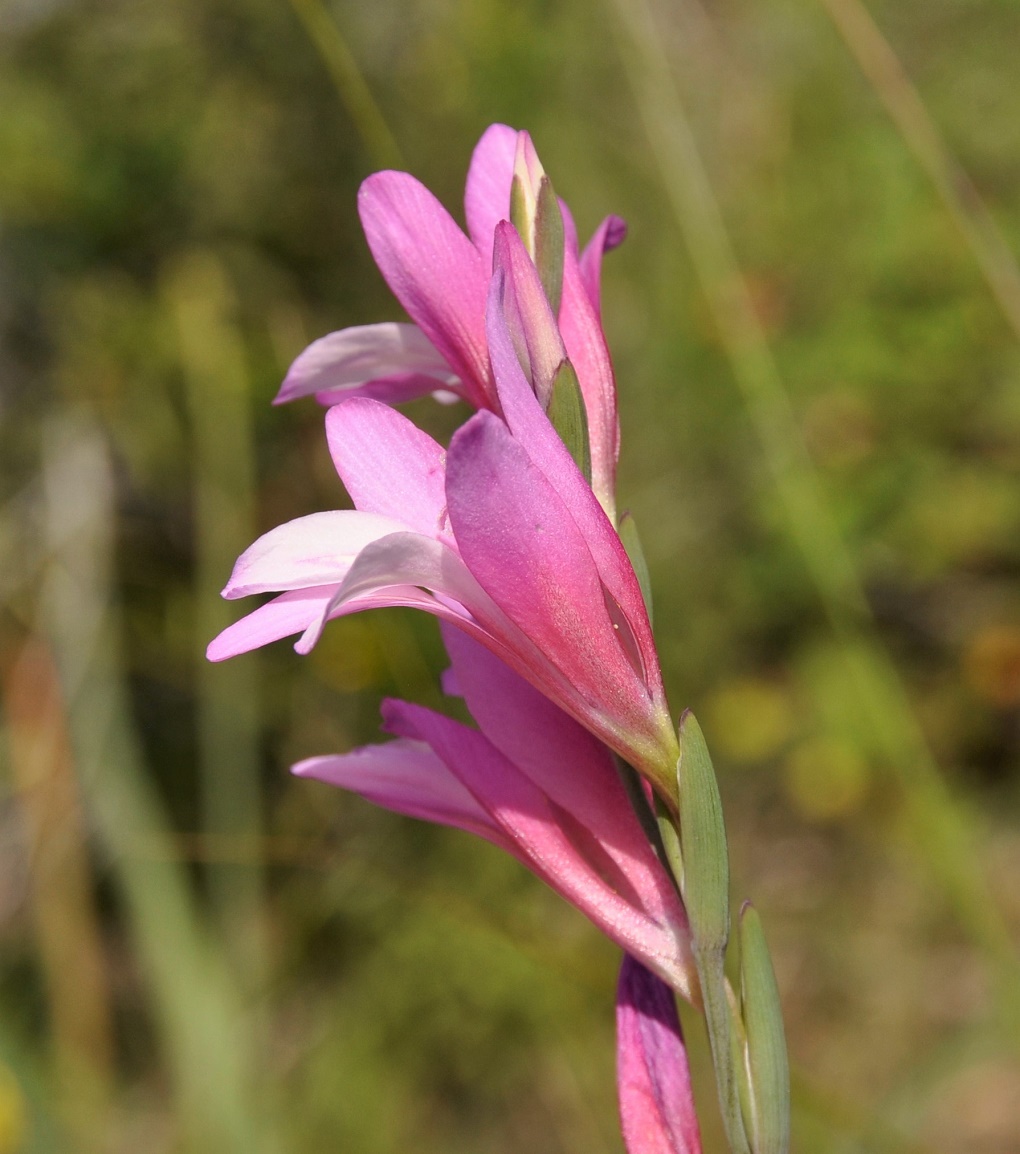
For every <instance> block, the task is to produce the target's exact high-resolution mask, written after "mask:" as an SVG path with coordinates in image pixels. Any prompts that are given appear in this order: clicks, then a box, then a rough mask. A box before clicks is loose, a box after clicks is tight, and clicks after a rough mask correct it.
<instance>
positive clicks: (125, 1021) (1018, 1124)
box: [0, 0, 1020, 1154]
mask: <svg viewBox="0 0 1020 1154" xmlns="http://www.w3.org/2000/svg"><path fill="white" fill-rule="evenodd" d="M643 2H644V0H607V2H606V3H605V4H600V3H590V2H583V0H520V2H518V3H514V4H509V3H505V2H504V3H498V2H496V0H405V2H403V3H401V2H396V0H374V2H373V3H371V4H367V3H357V2H356V0H341V2H336V3H333V4H331V5H329V6H328V7H322V6H320V4H319V3H318V0H160V2H158V3H156V2H154V0H3V2H2V3H0V453H2V457H0V462H2V464H0V478H2V490H0V598H2V609H0V674H2V691H3V700H2V709H0V717H2V726H3V730H2V734H0V1154H14V1152H15V1151H25V1152H35V1151H40V1152H41V1151H86V1152H90V1151H97V1152H98V1151H102V1152H111V1154H113V1152H125V1154H127V1152H132V1154H134V1152H137V1151H145V1152H147V1154H148V1152H153V1154H162V1152H168V1154H169V1152H178V1151H181V1152H184V1151H187V1152H196V1154H197V1152H204V1151H216V1152H217V1154H225V1152H237V1154H241V1152H244V1154H248V1152H262V1151H264V1152H266V1154H276V1152H279V1154H284V1152H288V1154H289V1152H293V1154H302V1152H304V1151H313V1150H316V1151H319V1150H337V1151H350V1152H352V1154H390V1152H395V1151H414V1152H415V1154H440V1152H442V1154H447V1152H454V1151H457V1152H459V1151H463V1152H465V1154H467V1152H470V1154H478V1152H493V1154H496V1152H502V1151H511V1150H520V1149H522V1148H526V1149H527V1150H528V1151H529V1152H530V1154H571V1152H580V1151H584V1152H585V1154H600V1152H606V1154H618V1152H619V1151H620V1150H621V1143H620V1140H619V1138H618V1136H617V1120H616V1112H615V1087H614V1082H613V1052H612V1047H613V1037H612V1001H613V989H614V982H615V974H616V967H617V964H618V957H617V953H616V950H615V949H614V948H613V947H612V946H610V945H609V944H608V943H607V942H605V941H603V940H601V939H600V938H599V936H598V935H597V934H596V933H595V931H594V930H593V929H591V928H590V927H589V926H588V925H587V923H585V922H584V921H583V920H582V918H581V917H580V915H578V914H576V913H575V912H573V911H572V910H570V909H568V908H566V907H565V906H564V905H563V903H561V902H560V901H559V900H558V899H557V898H556V897H554V896H553V895H552V894H551V893H550V892H548V891H546V890H544V889H543V888H542V886H541V885H540V884H539V883H537V882H536V881H535V880H534V879H532V878H531V877H530V876H525V874H524V873H523V871H522V869H521V868H520V867H519V866H518V865H516V864H515V863H514V862H512V861H510V860H509V859H507V858H505V857H503V856H501V855H500V854H499V853H498V852H497V851H496V850H494V849H492V848H490V847H488V846H485V845H481V844H477V843H475V842H473V841H472V840H471V839H469V838H468V837H467V835H462V834H458V833H454V832H450V831H445V830H438V829H434V828H429V827H425V826H423V825H420V824H416V823H413V822H410V821H407V820H404V819H401V818H397V817H395V816H392V815H389V814H386V813H383V812H381V811H378V810H375V809H372V808H371V807H370V806H368V805H367V804H365V803H363V802H361V801H360V800H358V799H356V798H352V797H349V796H346V795H342V794H340V793H337V792H334V791H330V790H329V789H328V788H327V787H325V786H321V785H319V784H318V783H314V782H308V781H293V780H291V779H290V777H289V775H288V773H287V767H288V765H289V764H290V763H291V762H292V761H293V760H296V759H297V758H299V757H304V756H309V755H312V754H317V753H326V752H332V751H339V750H344V749H348V748H350V747H352V746H354V745H355V744H358V743H361V742H365V741H372V740H376V739H377V737H378V728H377V726H378V722H377V717H378V702H379V699H380V698H381V697H382V696H384V695H386V694H399V695H401V696H406V697H409V698H412V699H414V700H418V701H423V702H426V703H429V704H433V705H435V704H437V703H438V702H439V701H440V695H439V689H438V681H437V679H438V675H439V673H440V672H441V669H442V667H443V654H442V651H441V648H440V645H439V642H438V636H437V632H436V629H435V627H434V623H433V622H431V621H429V620H425V619H423V618H421V617H416V616H414V615H410V614H403V613H400V612H396V611H393V612H377V613H375V614H371V615H365V616H363V617H357V618H353V619H348V620H345V621H342V622H336V623H334V624H332V625H331V626H330V628H329V630H328V631H327V633H326V636H325V638H324V640H323V642H322V643H321V644H320V646H319V647H318V648H317V649H316V650H315V652H314V653H313V655H312V656H310V657H308V658H298V657H297V656H296V655H295V654H294V653H293V651H292V649H291V648H290V646H289V645H288V644H286V643H280V644H278V645H275V646H273V647H271V648H269V649H267V650H265V651H263V652H260V653H258V654H254V655H250V656H247V657H244V658H241V659H238V660H235V661H233V662H230V663H227V664H226V665H224V666H218V667H209V666H207V665H206V664H205V663H204V661H203V650H204V646H205V643H206V641H207V640H208V638H209V637H211V636H212V635H213V634H214V633H215V632H216V631H217V630H218V629H219V628H221V627H222V626H223V625H224V624H226V623H228V622H229V621H230V620H232V619H234V618H235V617H236V616H237V615H238V613H239V611H240V610H239V607H238V606H236V605H234V606H227V605H226V604H224V603H222V602H220V600H219V598H218V596H217V591H218V589H219V588H220V587H221V586H222V584H223V582H224V581H225V579H226V577H227V574H228V572H229V569H230V566H231V563H232V561H233V559H234V557H235V555H236V554H237V553H238V552H239V551H240V550H241V549H242V548H243V547H244V546H245V545H247V544H248V542H249V541H250V540H251V539H252V538H253V537H254V536H255V535H256V534H257V533H258V532H261V531H264V530H265V529H268V528H270V527H271V526H273V525H276V524H278V523H280V522H281V521H284V520H287V519H289V518H292V517H295V516H299V515H301V514H304V513H308V512H312V511H315V510H318V509H327V508H333V507H336V506H338V505H340V504H343V503H345V502H346V498H345V496H344V494H343V493H342V490H341V487H340V485H339V482H338V481H337V479H336V477H335V475H334V474H333V472H332V468H331V465H330V462H329V458H328V455H327V453H326V449H325V443H324V438H323V433H322V412H321V410H320V409H318V408H317V407H316V406H315V405H314V403H313V402H311V401H309V402H307V403H300V404H295V405H292V406H288V407H286V408H283V409H273V408H271V407H270V401H271V400H272V397H273V395H274V393H275V391H276V389H277V387H278V385H279V382H280V380H281V379H282V377H283V374H284V372H285V371H286V368H287V365H288V364H289V362H290V359H291V358H292V357H293V356H294V355H295V354H296V353H297V352H298V351H300V349H301V348H302V347H303V346H304V345H305V344H306V343H307V342H308V341H310V340H311V339H313V338H315V337H317V336H320V335H322V334H324V333H326V332H328V331H331V330H333V329H337V328H341V327H343V326H345V325H351V324H359V323H365V322H369V321H375V320H384V319H391V318H396V317H398V316H399V315H400V314H399V309H398V306H397V305H396V304H395V302H394V301H393V300H392V298H391V297H390V296H389V294H388V292H387V290H386V287H385V285H384V284H383V282H382V280H381V278H380V276H379V275H378V273H377V272H376V271H375V269H374V266H373V265H372V262H371V260H370V258H369V255H368V252H367V248H366V246H365V244H364V241H363V238H362V236H361V233H360V228H359V224H358V219H357V214H356V209H355V196H356V192H357V188H358V184H359V182H360V181H361V180H362V179H363V178H364V177H365V176H366V175H367V174H368V173H369V172H371V171H372V170H373V169H375V168H378V167H381V166H387V165H398V166H401V167H406V168H408V169H409V170H410V171H412V172H414V173H415V174H416V175H417V176H418V177H420V178H421V179H422V180H424V181H425V182H426V183H427V184H428V185H429V186H430V187H431V188H432V189H433V190H434V191H435V192H436V193H437V194H438V195H439V196H440V197H441V199H443V201H444V202H445V203H446V204H447V205H448V206H449V207H450V208H451V209H452V210H454V211H455V212H456V213H457V214H458V215H459V213H460V208H459V204H460V198H461V195H462V190H463V178H464V173H465V170H466V166H467V162H468V159H469V157H470V152H471V148H472V147H473V145H474V143H475V141H476V139H477V137H478V136H479V135H480V133H481V131H482V130H483V129H484V128H485V126H486V125H487V124H488V123H490V122H492V121H495V120H502V121H505V122H508V123H511V124H514V125H515V126H517V127H527V128H528V129H530V131H531V132H532V134H533V136H534V138H535V141H536V143H537V146H538V149H539V152H540V154H541V156H542V158H543V160H544V163H545V166H546V168H547V170H548V171H549V172H550V174H551V176H552V178H553V180H554V182H555V184H556V187H557V190H558V191H559V192H560V194H561V195H563V196H564V197H566V199H567V200H568V201H569V202H570V204H571V205H572V207H573V209H574V213H575V216H576V218H577V219H578V222H579V225H580V228H581V231H582V233H583V234H585V235H587V233H589V232H590V231H591V230H592V229H593V228H594V226H595V225H596V223H597V222H598V220H599V219H600V218H601V216H602V215H603V214H604V213H606V212H609V211H615V212H619V213H620V214H622V215H623V216H625V217H626V218H627V220H628V221H629V223H630V227H631V232H630V236H629V239H628V241H627V243H626V245H625V246H624V247H623V248H622V249H621V250H620V251H619V252H618V253H614V254H612V256H611V257H609V258H608V259H607V262H606V265H605V269H604V284H605V289H604V318H605V324H606V328H607V331H608V334H609V338H610V343H611V347H612V349H613V352H614V356H615V360H616V367H617V374H618V380H619V386H620V407H621V412H622V421H623V456H622V461H621V474H620V498H621V504H622V505H623V506H624V507H630V508H631V509H632V510H633V511H634V513H635V515H636V517H637V519H638V523H639V524H640V526H641V530H642V535H643V539H644V544H645V549H646V552H647V554H648V558H649V562H650V566H651V572H652V580H653V586H654V593H655V598H656V632H657V635H658V638H659V645H660V652H661V654H662V659H663V664H664V669H665V674H666V679H667V685H668V687H669V691H670V696H671V701H672V703H673V705H674V707H675V709H676V710H677V711H679V710H680V708H682V707H683V706H687V705H690V706H692V707H693V708H694V709H695V711H696V712H697V713H698V715H699V717H700V719H701V721H702V724H703V726H704V728H705V730H706V733H707V736H708V738H709V743H710V745H711V747H712V749H713V751H714V754H715V758H716V764H717V768H718V769H719V772H720V776H721V779H722V787H723V793H724V798H725V802H726V806H727V815H728V822H729V828H730V835H731V847H732V856H733V861H734V873H735V887H734V888H735V896H736V897H738V898H739V897H743V896H745V895H746V896H748V897H752V898H753V899H754V900H755V902H756V904H757V905H758V906H759V908H760V910H761V911H762V914H763V917H764V920H765V926H766V930H767V932H768V934H769V937H770V942H771V945H772V949H773V953H774V956H775V960H776V966H777V970H778V976H779V982H780V987H781V990H782V993H783V998H784V1003H785V1008H786V1015H787V1023H788V1035H789V1044H790V1050H791V1056H792V1060H793V1063H794V1138H795V1147H796V1149H797V1150H798V1151H800V1152H802V1154H810V1152H813V1151H833V1152H837V1151H838V1152H844V1151H846V1152H850V1151H885V1150H888V1151H945V1152H965V1154H970V1152H973V1154H1000V1152H1001V1154H1010V1152H1015V1151H1016V1150H1018V1149H1020V978H1018V974H1020V965H1018V961H1017V929H1018V925H1020V884H1018V879H1020V822H1018V813H1020V794H1018V784H1020V774H1018V768H1020V767H1018V753H1017V750H1018V733H1020V587H1018V582H1017V577H1018V574H1020V534H1018V529H1020V486H1018V484H1017V467H1018V464H1020V343H1018V342H1020V276H1018V275H1017V272H1016V264H1015V260H1014V258H1013V257H1012V256H1011V255H1010V252H1011V251H1012V252H1013V253H1018V252H1020V84H1018V83H1017V64H1016V61H1017V45H1018V44H1020V7H1018V6H1017V5H1016V4H1015V3H1010V2H1006V0H998V2H995V0H899V2H898V3H895V4H893V3H889V2H883V3H881V4H878V3H875V4H873V5H872V8H871V11H872V15H873V16H874V18H875V20H876V21H877V26H878V27H880V28H881V30H882V31H881V33H879V32H878V31H877V28H876V27H875V26H872V25H870V24H869V23H868V21H867V17H866V15H865V14H864V10H863V9H862V8H861V7H860V5H859V3H858V0H825V2H822V0H818V2H810V0H800V2H792V0H757V2H751V0H724V2H710V0H674V2H673V3H670V4H662V5H661V6H660V7H658V8H655V9H654V10H652V11H648V10H646V9H645V8H644V7H643ZM883 37H884V38H883ZM900 66H902V68H903V70H904V71H902V72H901V71H899V68H900ZM908 76H909V78H910V81H912V82H913V83H914V84H916V86H917V87H916V91H915V90H914V89H913V88H912V87H910V81H907V79H906V78H907V77H908ZM890 113H892V115H890ZM965 174H966V175H965ZM986 208H987V212H986ZM721 222H725V223H724V224H722V223H721ZM734 262H735V263H734ZM735 265H739V267H740V269H741V270H742V274H743V275H742V277H737V276H735ZM770 350H771V352H770ZM410 411H411V413H412V415H413V416H414V417H415V419H417V420H420V421H421V422H422V423H423V424H424V425H425V426H426V427H427V428H429V429H430V431H432V432H433V433H434V434H435V435H437V436H440V437H445V436H448V435H449V432H450V431H451V429H452V428H453V427H455V425H456V423H457V422H458V421H459V420H461V419H463V415H464V414H463V412H462V411H458V410H443V409H440V408H438V407H436V406H434V405H433V404H431V402H421V403H419V404H416V405H414V406H410ZM685 1022H686V1024H687V1026H688V1033H689V1043H690V1047H691V1051H692V1058H693V1061H694V1065H695V1078H696V1083H697V1085H696V1090H697V1093H698V1096H699V1100H700V1101H701V1103H702V1106H703V1110H702V1113H703V1126H704V1130H705V1136H706V1149H707V1150H718V1149H721V1145H720V1143H721V1139H720V1136H719V1125H718V1121H717V1119H716V1116H715V1107H714V1104H713V1095H714V1091H713V1087H712V1082H711V1075H710V1070H709V1066H708V1064H707V1059H706V1046H705V1043H704V1040H703V1037H702V1032H701V1028H700V1023H699V1022H698V1021H697V1019H696V1018H694V1017H691V1016H689V1015H688V1016H686V1017H685Z"/></svg>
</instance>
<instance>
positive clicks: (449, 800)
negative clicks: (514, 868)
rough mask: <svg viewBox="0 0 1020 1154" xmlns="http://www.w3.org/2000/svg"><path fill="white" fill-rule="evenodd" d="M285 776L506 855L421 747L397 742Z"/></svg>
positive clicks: (473, 805) (465, 796) (481, 816)
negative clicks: (459, 833) (453, 831)
mask: <svg viewBox="0 0 1020 1154" xmlns="http://www.w3.org/2000/svg"><path fill="white" fill-rule="evenodd" d="M291 772H293V773H295V774H297V776H298V777H314V778H317V779H318V780H319V781H324V782H326V783H327V784H328V785H335V786H338V787H339V788H340V789H349V790H351V791H352V792H354V793H357V794H360V795H361V796H362V797H363V798H366V799H367V800H368V801H371V802H374V803H375V804H376V805H381V806H383V807H384V808H385V809H390V810H393V811H394V812H395V813H402V814H406V815H407V816H408V817H416V818H420V819H421V820H423V821H433V822H437V823H438V824H440V825H450V826H455V827H456V828H457V829H463V830H467V831H468V833H474V834H478V835H479V836H480V837H484V838H486V839H487V840H488V841H491V842H495V843H496V844H497V845H499V846H501V847H502V848H503V849H509V848H510V846H509V844H508V842H507V839H506V836H505V835H504V833H503V831H502V829H501V828H500V827H499V826H498V825H497V824H496V823H495V822H494V821H493V820H492V818H491V817H490V816H489V815H488V814H487V813H486V812H485V810H484V809H482V807H481V806H480V805H479V804H478V802H477V801H475V799H474V797H473V796H472V795H471V794H470V793H469V792H468V790H466V789H465V788H464V786H463V785H461V783H460V781H459V780H458V779H457V778H456V777H455V776H454V775H453V774H452V773H451V772H450V771H449V769H447V767H446V765H445V764H444V763H443V762H442V761H441V760H440V759H439V758H438V757H437V756H436V755H435V754H434V753H433V752H432V750H431V749H430V748H429V747H428V746H427V745H425V744H423V743H421V742H417V741H405V740H402V739H401V740H397V741H391V742H388V743H387V744H386V745H366V746H364V747H363V748H361V749H355V750H353V751H352V752H351V753H346V754H341V755H339V756H335V757H311V758H308V759H307V760H306V761H299V762H298V763H297V765H295V766H293V767H292V770H291Z"/></svg>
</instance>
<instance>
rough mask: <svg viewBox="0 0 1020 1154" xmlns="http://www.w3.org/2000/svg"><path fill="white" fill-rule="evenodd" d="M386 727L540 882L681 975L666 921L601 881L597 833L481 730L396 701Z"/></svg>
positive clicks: (604, 865) (607, 869) (606, 866)
mask: <svg viewBox="0 0 1020 1154" xmlns="http://www.w3.org/2000/svg"><path fill="white" fill-rule="evenodd" d="M383 717H384V719H385V724H386V728H387V729H388V730H389V731H390V732H391V733H396V734H399V735H400V736H401V737H407V738H411V739H414V740H418V741H425V742H427V743H428V744H429V745H430V746H431V747H432V749H433V750H434V751H435V752H436V753H437V754H438V756H439V757H440V759H441V760H442V761H444V762H445V763H446V765H447V766H448V767H449V769H450V770H451V772H452V773H453V774H455V775H456V776H457V777H458V778H459V779H460V781H461V782H462V783H463V785H464V786H465V787H466V788H467V789H468V790H470V792H471V793H472V794H473V795H474V797H475V798H476V799H477V801H478V803H479V804H480V805H481V806H482V808H483V809H484V810H486V811H487V812H488V813H489V814H490V815H491V816H492V818H493V820H494V821H495V822H497V823H498V825H499V826H500V827H501V828H502V829H503V830H504V832H505V834H506V836H507V837H508V838H509V839H510V840H511V841H512V842H513V844H514V845H515V846H516V850H517V853H518V855H519V856H520V857H521V858H522V860H524V861H525V862H526V863H527V864H528V866H529V867H530V868H531V869H532V870H533V871H534V872H535V873H536V874H538V876H539V877H540V878H542V879H543V881H545V882H547V883H548V884H549V885H550V886H552V888H553V889H555V890H556V891H557V893H559V894H561V895H562V896H563V897H565V898H566V899H567V900H568V901H570V902H572V903H573V904H574V905H575V906H577V908H578V909H579V910H581V912H582V913H584V914H586V915H587V916H588V917H589V918H590V919H591V920H592V921H593V922H594V923H595V924H596V925H597V926H598V927H599V928H600V929H601V930H603V932H605V933H606V934H607V935H608V936H609V937H611V938H612V939H613V940H614V941H615V942H617V943H618V944H619V945H621V946H622V947H623V948H624V949H626V950H628V951H630V952H631V953H634V954H636V955H637V956H639V957H641V958H644V959H645V960H646V961H647V962H648V964H649V965H651V966H653V967H655V969H656V970H658V971H660V972H662V973H664V974H665V975H667V976H669V977H670V979H671V980H684V979H685V975H682V974H680V972H679V969H678V965H677V960H676V944H675V940H674V938H673V935H672V934H671V933H670V931H669V930H668V928H666V927H664V926H662V925H660V924H658V923H657V922H656V921H655V920H654V919H652V918H651V917H649V916H648V914H647V913H646V912H645V911H644V910H642V909H640V908H639V907H638V906H637V905H636V904H635V901H634V896H633V895H631V894H627V895H626V896H623V895H622V894H621V892H620V890H621V889H622V890H623V891H624V892H626V890H627V889H628V888H629V887H628V886H627V884H626V880H625V879H623V878H620V879H618V880H619V881H620V882H622V883H623V884H622V886H619V885H618V886H617V887H614V885H612V884H610V880H607V878H606V876H605V875H607V874H611V873H612V863H611V862H609V861H608V860H607V859H605V856H604V855H603V854H602V853H601V852H600V847H599V844H598V841H597V837H596V836H595V835H594V834H593V832H592V831H588V830H586V829H584V828H583V827H582V826H580V825H579V824H578V823H577V822H576V821H574V820H573V819H572V818H570V816H569V815H568V814H566V813H565V812H564V811H563V810H561V809H560V808H559V807H558V806H556V805H555V804H554V803H552V802H551V801H550V800H549V799H548V798H547V797H546V796H545V794H543V793H542V791H541V790H540V789H538V787H537V786H536V785H534V783H533V782H532V781H531V780H530V779H529V778H528V777H527V776H525V775H524V774H523V773H521V771H520V770H519V769H518V768H517V767H516V766H514V765H513V763H512V762H510V761H509V760H508V759H507V758H505V757H504V756H503V755H502V754H501V753H500V752H499V750H497V749H496V747H495V746H494V745H492V743H491V742H489V741H488V740H487V739H486V738H485V736H484V735H483V734H481V733H479V732H478V731H477V730H474V729H468V728H467V727H466V726H463V725H461V724H460V723H458V722H456V721H452V720H450V719H449V718H447V717H442V716H440V715H439V714H437V713H432V712H431V711H430V710H428V709H423V708H422V707H421V706H417V705H410V704H408V703H407V702H403V701H387V702H385V703H384V706H383Z"/></svg>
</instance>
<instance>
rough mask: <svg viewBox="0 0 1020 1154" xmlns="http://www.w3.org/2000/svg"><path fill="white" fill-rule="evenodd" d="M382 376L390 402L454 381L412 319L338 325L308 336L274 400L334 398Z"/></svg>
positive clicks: (378, 382) (447, 386) (455, 383)
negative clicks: (408, 321)
mask: <svg viewBox="0 0 1020 1154" xmlns="http://www.w3.org/2000/svg"><path fill="white" fill-rule="evenodd" d="M384 381H389V382H391V383H390V384H389V386H388V388H389V394H390V396H391V397H392V400H393V401H394V402H396V401H405V400H410V399H411V398H412V397H416V396H421V395H422V394H423V393H429V392H432V391H433V390H435V389H445V390H451V389H454V390H455V389H457V388H458V386H459V381H458V379H457V377H456V375H455V374H454V373H452V372H451V371H450V366H449V365H448V364H447V363H446V361H445V360H444V359H443V357H442V356H441V354H440V353H439V352H438V351H437V349H436V347H435V345H433V344H432V342H431V341H430V340H429V339H428V337H426V336H425V334H424V333H423V332H422V331H421V329H419V328H418V326H417V325H407V324H397V323H396V322H393V321H389V322H386V323H384V324H378V325H357V326H355V327H354V328H349V329H341V330H340V332H336V333H330V334H329V335H328V336H325V337H320V338H319V339H318V340H317V341H313V342H312V343H311V344H310V345H309V346H308V348H307V349H305V350H304V352H303V353H301V354H300V355H299V356H298V358H297V359H296V360H295V361H294V363H293V364H292V365H291V366H290V369H289V370H288V372H287V376H286V377H285V379H284V382H283V384H282V385H281V386H280V391H279V393H277V395H276V400H275V401H274V402H273V403H274V404H277V405H279V404H282V403H283V402H285V401H292V400H294V399H295V398H297V397H307V396H312V395H315V397H316V398H317V399H318V400H320V401H323V399H324V398H330V399H335V400H339V399H340V397H341V396H343V395H344V394H345V393H348V392H351V391H352V390H354V389H358V388H364V387H366V386H367V387H375V386H379V385H381V384H382V382H384ZM401 388H402V389H403V392H402V393H401V392H400V389H401ZM380 399H383V398H380Z"/></svg>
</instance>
